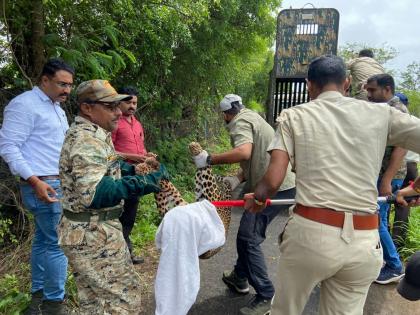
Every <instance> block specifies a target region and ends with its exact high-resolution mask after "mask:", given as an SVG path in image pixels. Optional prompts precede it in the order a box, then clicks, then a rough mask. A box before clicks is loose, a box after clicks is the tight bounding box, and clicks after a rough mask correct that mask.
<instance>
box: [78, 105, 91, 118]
mask: <svg viewBox="0 0 420 315" xmlns="http://www.w3.org/2000/svg"><path fill="white" fill-rule="evenodd" d="M79 108H80V113H82V114H83V115H85V116H87V117H89V118H91V116H92V108H93V107H92V106H91V105H90V104H87V103H81V104H80V105H79Z"/></svg>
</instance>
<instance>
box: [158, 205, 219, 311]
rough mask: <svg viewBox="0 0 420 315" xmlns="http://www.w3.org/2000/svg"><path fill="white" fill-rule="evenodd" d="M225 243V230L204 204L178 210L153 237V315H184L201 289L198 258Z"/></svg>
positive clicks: (170, 213) (213, 210)
mask: <svg viewBox="0 0 420 315" xmlns="http://www.w3.org/2000/svg"><path fill="white" fill-rule="evenodd" d="M224 243H225V228H224V226H223V223H222V220H221V219H220V217H219V215H218V214H217V212H216V207H215V206H213V205H212V204H211V203H210V202H208V201H207V200H203V201H200V202H195V203H191V204H188V205H185V206H178V207H175V208H173V209H172V210H171V211H169V212H168V213H167V214H166V215H165V217H164V218H163V220H162V222H161V224H160V225H159V228H158V231H157V233H156V246H157V247H158V248H160V250H161V254H160V260H159V266H158V270H157V275H156V281H155V299H156V311H155V315H185V314H187V312H188V310H189V309H190V308H191V306H192V305H193V304H194V302H195V299H196V298H197V294H198V290H199V288H200V265H199V260H198V256H200V255H201V254H203V253H205V252H206V251H208V250H210V249H214V248H217V247H220V246H222V245H223V244H224Z"/></svg>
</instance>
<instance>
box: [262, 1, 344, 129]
mask: <svg viewBox="0 0 420 315" xmlns="http://www.w3.org/2000/svg"><path fill="white" fill-rule="evenodd" d="M339 18H340V15H339V13H338V11H337V10H336V9H331V8H326V9H316V8H310V9H287V10H283V11H281V12H280V13H279V15H278V18H277V36H276V53H275V56H274V67H273V70H272V71H271V74H270V86H269V95H268V100H267V120H268V122H269V123H270V124H271V125H274V123H275V120H276V118H277V116H278V115H279V114H280V112H281V111H282V110H283V109H285V108H289V107H292V106H295V105H298V104H302V103H305V102H308V101H309V97H308V93H307V88H306V81H305V78H306V73H307V69H308V65H309V63H310V62H311V60H312V59H314V58H316V57H318V56H322V55H326V54H332V55H336V54H337V41H338V24H339Z"/></svg>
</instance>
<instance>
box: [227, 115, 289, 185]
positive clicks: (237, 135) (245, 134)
mask: <svg viewBox="0 0 420 315" xmlns="http://www.w3.org/2000/svg"><path fill="white" fill-rule="evenodd" d="M227 129H228V130H229V135H230V139H231V145H232V147H235V148H236V147H238V146H240V145H242V144H245V143H252V152H251V158H250V159H249V160H247V161H243V162H241V163H240V165H241V169H242V170H243V174H244V176H245V179H246V181H247V183H246V186H245V188H244V191H245V192H251V191H253V190H254V188H255V186H256V185H257V183H258V182H259V181H260V180H261V178H262V177H263V176H264V171H265V170H266V169H267V167H268V164H269V163H270V155H269V154H268V153H267V152H266V148H267V147H268V145H269V144H270V143H271V141H272V140H273V138H274V130H273V128H272V127H271V126H270V125H269V124H268V123H267V122H266V121H265V120H264V119H263V118H262V117H261V116H260V115H258V114H257V113H256V112H254V111H252V110H249V109H242V110H241V111H240V112H239V113H238V114H237V115H236V116H235V117H234V118H233V119H232V120H231V121H230V122H229V124H227ZM293 187H295V174H293V173H292V172H291V168H290V166H289V168H288V171H287V173H286V177H285V179H284V181H283V183H282V185H281V186H280V188H279V191H283V190H287V189H290V188H293Z"/></svg>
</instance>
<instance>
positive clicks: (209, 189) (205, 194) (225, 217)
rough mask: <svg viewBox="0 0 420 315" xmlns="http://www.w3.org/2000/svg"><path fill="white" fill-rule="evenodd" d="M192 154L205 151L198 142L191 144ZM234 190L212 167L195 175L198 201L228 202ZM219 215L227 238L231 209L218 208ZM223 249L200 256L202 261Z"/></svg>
mask: <svg viewBox="0 0 420 315" xmlns="http://www.w3.org/2000/svg"><path fill="white" fill-rule="evenodd" d="M189 148H190V152H191V154H192V155H193V156H195V155H197V154H199V153H200V152H201V151H203V149H202V148H201V145H200V144H199V143H197V142H191V143H190V145H189ZM231 195H232V190H231V187H230V185H229V184H227V183H225V182H224V181H223V180H222V177H221V176H219V175H215V174H213V171H212V168H211V166H206V167H203V168H198V169H197V171H196V173H195V198H196V200H197V201H201V200H203V199H207V200H208V201H216V200H228V199H230V198H231ZM217 213H218V214H219V217H220V219H221V220H222V222H223V225H224V227H225V236H226V237H227V232H228V230H229V225H230V218H231V208H230V207H220V208H217ZM220 250H221V247H219V248H216V249H213V250H209V251H208V252H205V253H204V254H202V255H201V256H200V258H202V259H208V258H210V257H212V256H213V255H215V254H217V253H218V252H219V251H220Z"/></svg>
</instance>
